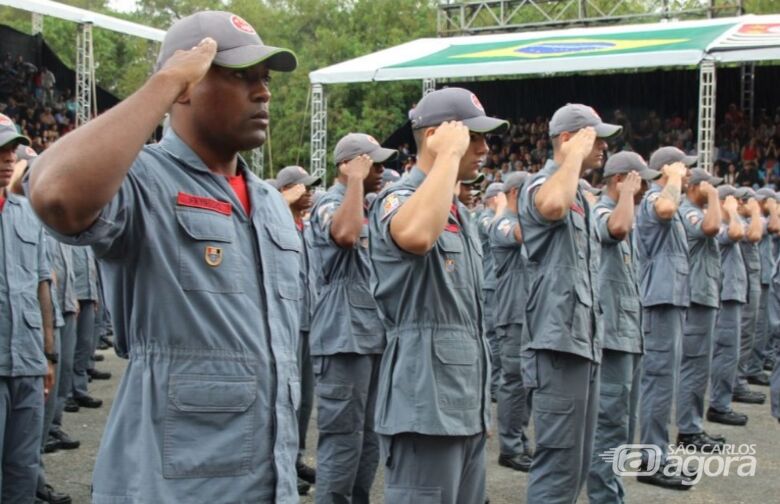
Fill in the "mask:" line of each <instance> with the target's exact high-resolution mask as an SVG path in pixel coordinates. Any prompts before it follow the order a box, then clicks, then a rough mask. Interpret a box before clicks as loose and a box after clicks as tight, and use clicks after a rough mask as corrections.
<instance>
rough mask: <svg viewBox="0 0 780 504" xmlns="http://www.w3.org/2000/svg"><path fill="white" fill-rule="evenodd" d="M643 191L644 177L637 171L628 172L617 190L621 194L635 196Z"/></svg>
mask: <svg viewBox="0 0 780 504" xmlns="http://www.w3.org/2000/svg"><path fill="white" fill-rule="evenodd" d="M640 189H642V177H640V176H639V174H638V173H637V172H636V171H631V172H628V175H626V178H625V179H623V181H622V182H618V185H617V190H618V192H619V193H620V194H623V193H627V194H630V195H632V196H633V195H635V194H637V193H638V192H639V190H640Z"/></svg>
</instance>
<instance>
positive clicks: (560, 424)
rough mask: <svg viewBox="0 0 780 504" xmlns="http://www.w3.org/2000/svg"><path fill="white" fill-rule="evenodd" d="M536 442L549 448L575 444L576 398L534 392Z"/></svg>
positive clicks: (568, 446) (566, 446)
mask: <svg viewBox="0 0 780 504" xmlns="http://www.w3.org/2000/svg"><path fill="white" fill-rule="evenodd" d="M534 428H535V429H536V444H537V445H539V446H544V447H547V448H571V447H573V446H574V431H575V428H576V426H575V425H574V399H571V398H569V397H562V396H557V395H552V394H545V393H535V394H534Z"/></svg>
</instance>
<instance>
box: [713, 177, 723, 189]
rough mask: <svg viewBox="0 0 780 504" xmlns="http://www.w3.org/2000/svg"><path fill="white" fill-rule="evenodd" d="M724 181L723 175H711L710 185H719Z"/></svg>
mask: <svg viewBox="0 0 780 504" xmlns="http://www.w3.org/2000/svg"><path fill="white" fill-rule="evenodd" d="M722 183H723V179H722V178H721V177H710V185H711V186H712V187H718V186H719V185H721V184H722Z"/></svg>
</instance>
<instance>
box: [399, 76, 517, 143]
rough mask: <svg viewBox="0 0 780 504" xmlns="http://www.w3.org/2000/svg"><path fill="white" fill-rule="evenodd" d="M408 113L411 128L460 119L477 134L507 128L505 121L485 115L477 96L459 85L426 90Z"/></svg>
mask: <svg viewBox="0 0 780 504" xmlns="http://www.w3.org/2000/svg"><path fill="white" fill-rule="evenodd" d="M410 115H411V119H412V129H413V130H416V129H421V128H430V127H434V126H438V125H440V124H441V123H443V122H445V121H461V122H462V123H463V124H465V125H466V127H467V128H468V129H469V130H470V131H474V132H476V133H492V132H496V133H501V132H504V131H506V130H507V129H508V128H509V123H508V122H506V121H504V120H502V119H496V118H495V117H488V116H487V115H485V108H484V107H483V106H482V104H481V103H480V102H479V98H477V95H475V94H474V93H472V92H471V91H469V90H468V89H463V88H459V87H451V88H445V89H439V90H438V91H434V92H432V93H428V94H427V95H425V96H424V97H423V99H422V100H420V102H419V103H418V104H417V106H416V107H415V108H414V109H413V110H412V111H411V112H410Z"/></svg>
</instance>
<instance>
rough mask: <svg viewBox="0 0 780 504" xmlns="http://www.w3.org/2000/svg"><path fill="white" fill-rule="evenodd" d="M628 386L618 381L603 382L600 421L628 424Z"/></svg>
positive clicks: (611, 424) (616, 425) (612, 423)
mask: <svg viewBox="0 0 780 504" xmlns="http://www.w3.org/2000/svg"><path fill="white" fill-rule="evenodd" d="M628 393H629V390H628V387H627V386H624V385H620V384H617V383H602V384H601V393H600V397H599V423H600V424H603V425H610V426H613V427H618V426H621V425H626V426H628V402H629V401H628Z"/></svg>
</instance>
